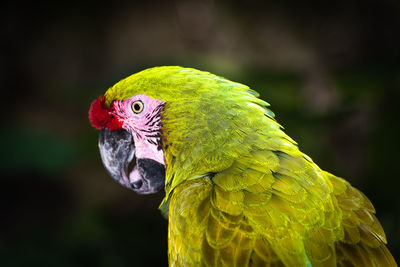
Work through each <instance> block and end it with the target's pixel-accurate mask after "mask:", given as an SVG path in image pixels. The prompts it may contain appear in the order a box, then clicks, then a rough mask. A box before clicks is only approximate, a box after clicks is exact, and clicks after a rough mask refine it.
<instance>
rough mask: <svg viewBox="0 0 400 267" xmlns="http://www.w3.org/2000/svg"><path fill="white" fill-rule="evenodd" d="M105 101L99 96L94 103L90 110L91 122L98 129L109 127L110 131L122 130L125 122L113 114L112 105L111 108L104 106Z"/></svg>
mask: <svg viewBox="0 0 400 267" xmlns="http://www.w3.org/2000/svg"><path fill="white" fill-rule="evenodd" d="M105 100H106V98H105V97H104V96H99V98H98V99H97V100H95V101H93V102H92V104H91V105H90V109H89V120H90V122H91V123H92V125H93V127H95V128H96V129H102V128H104V127H107V128H108V130H110V131H116V130H120V129H121V128H122V125H123V121H122V119H121V118H119V117H118V116H116V115H114V114H113V107H112V105H111V106H110V107H109V108H106V107H105V106H104V103H105Z"/></svg>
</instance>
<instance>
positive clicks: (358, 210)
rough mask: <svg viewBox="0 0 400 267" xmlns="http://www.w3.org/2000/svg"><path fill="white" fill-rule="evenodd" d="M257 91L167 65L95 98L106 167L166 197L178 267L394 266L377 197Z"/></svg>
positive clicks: (93, 117)
mask: <svg viewBox="0 0 400 267" xmlns="http://www.w3.org/2000/svg"><path fill="white" fill-rule="evenodd" d="M259 96H260V95H259V94H258V93H257V92H256V91H254V90H253V89H251V88H249V87H248V86H246V85H244V84H241V83H238V82H233V81H230V80H228V79H226V78H223V77H221V76H217V75H214V74H212V73H210V72H206V71H200V70H197V69H194V68H187V67H180V66H158V67H152V68H148V69H145V70H142V71H140V72H137V73H135V74H133V75H131V76H129V77H127V78H125V79H122V80H121V81H119V82H117V83H116V84H115V85H113V86H111V87H110V88H109V89H108V90H107V91H106V92H105V94H104V95H101V96H100V97H98V98H97V99H96V100H94V101H93V102H92V103H91V106H90V109H89V120H90V122H91V125H92V126H93V127H95V128H96V129H98V130H100V132H99V138H98V147H99V150H100V156H101V160H102V163H103V165H104V167H105V169H106V170H107V172H108V173H109V175H110V176H111V177H112V178H113V179H115V180H116V181H117V182H119V183H120V184H121V185H122V186H124V187H126V188H128V189H130V190H133V191H134V192H136V193H138V194H152V193H156V192H164V194H165V196H164V198H163V200H162V202H161V204H160V209H161V211H162V213H163V214H165V216H166V217H167V219H168V262H169V266H211V267H212V266H313V267H318V266H324V267H327V266H397V264H396V262H395V260H394V258H393V256H392V255H391V253H390V251H389V250H388V248H387V247H386V245H385V244H386V243H387V241H386V236H385V233H384V230H383V228H382V226H381V224H380V222H379V221H378V219H377V217H376V216H375V209H374V206H373V205H372V204H371V202H370V200H369V199H368V198H367V197H366V196H365V195H364V194H363V193H362V192H361V191H359V190H357V189H356V188H355V187H353V186H352V185H351V184H350V183H349V182H347V181H346V180H345V179H343V178H340V177H338V176H335V175H333V174H331V173H329V172H327V171H324V170H322V169H321V168H320V167H319V166H318V165H317V164H316V163H314V161H313V160H312V159H311V158H310V157H309V156H307V155H306V154H305V153H303V152H301V151H300V149H299V147H298V144H297V143H296V142H295V141H294V140H293V139H292V138H291V137H289V136H288V135H287V134H285V133H284V130H283V127H282V126H281V125H280V124H279V123H278V122H277V120H276V118H275V115H274V113H273V112H272V110H271V109H270V105H269V104H268V103H267V102H265V101H264V100H262V99H260V98H259Z"/></svg>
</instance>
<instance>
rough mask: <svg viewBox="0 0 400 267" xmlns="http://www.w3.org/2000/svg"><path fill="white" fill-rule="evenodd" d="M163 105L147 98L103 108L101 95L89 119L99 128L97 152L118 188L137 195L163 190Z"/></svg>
mask: <svg viewBox="0 0 400 267" xmlns="http://www.w3.org/2000/svg"><path fill="white" fill-rule="evenodd" d="M163 107H164V102H162V101H158V100H156V99H152V98H150V97H148V96H146V95H134V96H132V97H129V98H127V99H125V100H115V101H112V103H111V104H110V105H109V106H108V107H106V106H105V97H104V96H100V97H99V98H98V99H97V100H96V101H94V102H93V103H92V105H91V108H90V112H89V118H90V121H91V122H92V124H93V126H94V127H96V128H98V129H100V134H99V149H100V155H101V158H102V161H103V164H104V166H105V167H106V169H107V170H108V172H109V173H110V175H111V176H112V177H113V178H114V179H115V180H117V181H118V182H119V183H120V184H121V185H123V186H125V187H127V188H129V189H132V190H134V191H136V192H137V193H140V194H149V193H154V192H158V191H160V190H161V189H163V187H164V180H165V167H164V165H165V163H164V153H163V151H162V147H161V131H160V129H161V112H162V110H163Z"/></svg>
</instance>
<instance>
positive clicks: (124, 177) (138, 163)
mask: <svg viewBox="0 0 400 267" xmlns="http://www.w3.org/2000/svg"><path fill="white" fill-rule="evenodd" d="M99 149H100V155H101V159H102V161H103V164H104V166H105V167H106V169H107V171H108V173H109V174H110V175H111V177H112V178H114V179H115V180H116V181H118V182H119V183H120V184H121V185H123V186H124V187H127V188H129V189H132V190H134V191H136V192H137V193H140V194H149V193H155V192H158V191H160V190H161V189H162V188H164V179H165V168H164V165H162V164H160V163H158V162H156V161H154V160H151V159H136V160H135V161H134V160H133V159H134V156H135V143H134V141H133V138H132V135H131V134H130V133H129V132H128V131H126V130H118V131H109V130H108V129H107V128H103V129H101V130H100V134H99ZM131 162H132V165H134V166H133V169H132V170H129V168H130V166H129V165H130V163H131ZM129 171H131V173H132V175H130V173H129ZM133 173H134V174H133ZM130 176H131V177H135V179H130ZM137 176H139V177H137Z"/></svg>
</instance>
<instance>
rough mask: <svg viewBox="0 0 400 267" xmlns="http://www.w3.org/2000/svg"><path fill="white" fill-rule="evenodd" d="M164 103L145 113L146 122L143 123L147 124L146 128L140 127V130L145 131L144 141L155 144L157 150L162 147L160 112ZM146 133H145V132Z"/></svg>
mask: <svg viewBox="0 0 400 267" xmlns="http://www.w3.org/2000/svg"><path fill="white" fill-rule="evenodd" d="M164 106H165V104H164V103H162V104H160V105H158V106H157V107H156V108H154V110H153V111H152V112H151V113H149V114H147V115H146V119H147V122H146V123H145V125H146V126H148V128H147V129H141V132H143V133H145V134H144V136H145V140H146V142H148V143H150V144H152V145H156V146H157V149H158V150H161V149H162V140H161V131H160V130H161V113H162V111H163V110H164ZM146 133H147V134H146Z"/></svg>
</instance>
